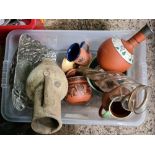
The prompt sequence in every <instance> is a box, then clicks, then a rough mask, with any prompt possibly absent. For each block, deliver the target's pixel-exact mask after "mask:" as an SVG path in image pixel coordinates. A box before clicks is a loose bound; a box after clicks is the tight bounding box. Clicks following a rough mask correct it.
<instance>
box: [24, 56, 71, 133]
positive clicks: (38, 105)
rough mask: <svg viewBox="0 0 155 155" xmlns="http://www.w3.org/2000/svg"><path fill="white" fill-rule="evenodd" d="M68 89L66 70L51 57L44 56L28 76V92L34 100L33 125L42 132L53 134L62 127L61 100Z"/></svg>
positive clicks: (38, 131)
mask: <svg viewBox="0 0 155 155" xmlns="http://www.w3.org/2000/svg"><path fill="white" fill-rule="evenodd" d="M67 91H68V81H67V79H66V76H65V74H64V72H63V71H62V70H61V69H60V68H59V66H58V65H57V64H56V63H55V62H54V61H52V60H51V59H50V58H44V59H43V60H42V62H41V63H40V64H39V65H38V66H37V67H35V68H34V69H33V70H32V72H31V73H30V75H29V76H28V78H27V82H26V93H27V96H28V97H29V99H31V100H32V101H33V102H34V112H33V118H32V123H31V127H32V129H33V130H34V131H36V132H37V133H40V134H52V133H55V132H57V131H58V130H60V128H61V127H62V120H61V100H62V99H63V98H64V97H65V96H66V94H67Z"/></svg>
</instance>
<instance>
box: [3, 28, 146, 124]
mask: <svg viewBox="0 0 155 155" xmlns="http://www.w3.org/2000/svg"><path fill="white" fill-rule="evenodd" d="M22 33H26V34H29V35H30V36H31V37H32V38H33V39H36V40H39V41H40V42H41V43H42V44H43V45H46V46H47V47H48V48H52V49H54V50H56V51H57V58H58V59H57V62H58V64H60V62H61V60H62V57H63V56H64V55H65V53H66V49H67V48H68V47H69V46H70V45H71V44H72V43H74V42H78V43H80V42H82V41H84V40H85V41H89V42H90V43H91V45H90V50H91V51H92V52H93V53H94V54H95V53H96V51H97V49H98V47H99V45H100V44H101V43H102V42H103V41H104V40H106V39H107V38H109V37H120V38H124V39H128V38H129V37H130V36H132V35H133V34H134V32H133V31H69V30H68V31H66V30H39V31H38V30H15V31H12V32H10V33H9V34H8V36H7V39H6V50H5V58H4V62H3V73H2V100H1V113H2V116H3V117H4V118H5V119H6V120H8V121H12V122H31V119H32V111H33V109H31V108H26V109H25V110H24V111H22V112H19V111H17V110H16V109H15V108H14V107H13V104H12V97H11V90H10V86H9V72H10V67H11V63H12V58H13V56H14V54H15V51H16V50H17V46H18V41H19V37H20V35H21V34H22ZM134 55H135V57H134V64H133V66H132V68H131V69H130V70H129V71H128V73H127V74H128V76H130V77H132V78H133V79H135V80H136V81H137V82H140V83H143V84H147V64H146V42H145V41H144V42H142V43H141V44H140V45H139V46H138V47H137V48H136V50H135V53H134ZM100 104H101V97H100V96H99V95H97V94H95V93H94V97H93V99H92V100H91V101H90V103H89V104H88V105H84V106H71V105H68V104H67V103H65V102H64V101H62V121H63V123H64V124H86V125H114V126H115V125H123V126H138V125H140V124H142V123H143V122H144V120H145V117H146V112H144V113H142V114H140V115H133V116H132V117H131V118H130V119H128V120H114V119H107V120H106V119H102V118H100V117H99V115H98V108H99V106H100Z"/></svg>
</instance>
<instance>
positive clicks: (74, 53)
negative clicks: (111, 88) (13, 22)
mask: <svg viewBox="0 0 155 155" xmlns="http://www.w3.org/2000/svg"><path fill="white" fill-rule="evenodd" d="M91 59H92V54H91V52H90V51H89V46H88V44H86V43H85V42H82V43H81V44H80V45H79V44H78V43H74V44H72V45H71V46H70V47H69V49H68V50H67V60H68V61H74V62H75V63H76V64H79V65H83V66H85V65H88V64H89V63H90V60H91Z"/></svg>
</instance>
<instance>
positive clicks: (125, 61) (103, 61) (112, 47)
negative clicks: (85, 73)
mask: <svg viewBox="0 0 155 155" xmlns="http://www.w3.org/2000/svg"><path fill="white" fill-rule="evenodd" d="M152 33H153V32H152V30H151V29H150V28H149V26H148V25H145V26H144V27H143V28H142V29H141V30H140V31H139V32H137V33H136V34H135V35H134V36H132V37H131V38H130V39H129V40H127V41H125V40H123V39H119V38H109V39H108V40H106V41H105V42H103V43H102V44H101V46H100V47H99V49H98V52H97V61H98V63H99V65H100V67H101V68H103V69H104V70H108V71H114V72H125V71H126V70H128V69H129V68H130V67H131V65H132V63H133V51H134V48H135V47H136V46H137V45H138V44H139V43H141V42H142V41H143V40H145V39H146V37H148V36H149V35H150V34H152Z"/></svg>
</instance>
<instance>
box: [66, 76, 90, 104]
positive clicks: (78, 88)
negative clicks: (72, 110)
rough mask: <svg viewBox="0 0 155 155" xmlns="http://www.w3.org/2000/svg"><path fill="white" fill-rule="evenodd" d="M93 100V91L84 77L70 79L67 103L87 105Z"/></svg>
mask: <svg viewBox="0 0 155 155" xmlns="http://www.w3.org/2000/svg"><path fill="white" fill-rule="evenodd" d="M91 98H92V89H91V87H90V86H89V84H88V82H87V80H86V79H85V77H84V76H74V77H70V78H68V93H67V96H66V101H67V102H68V103H69V104H72V105H82V104H87V102H88V101H89V100H90V99H91Z"/></svg>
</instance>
